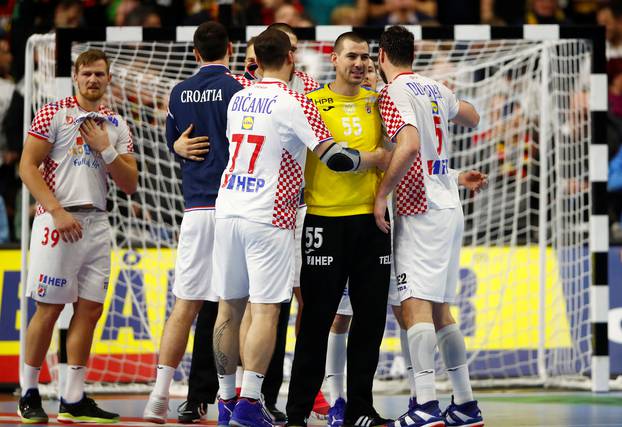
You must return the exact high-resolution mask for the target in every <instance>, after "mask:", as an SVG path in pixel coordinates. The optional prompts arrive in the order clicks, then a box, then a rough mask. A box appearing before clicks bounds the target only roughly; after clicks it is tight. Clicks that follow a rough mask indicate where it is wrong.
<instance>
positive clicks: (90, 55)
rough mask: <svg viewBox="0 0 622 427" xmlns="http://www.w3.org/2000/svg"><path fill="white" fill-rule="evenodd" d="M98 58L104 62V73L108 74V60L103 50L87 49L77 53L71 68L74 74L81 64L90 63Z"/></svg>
mask: <svg viewBox="0 0 622 427" xmlns="http://www.w3.org/2000/svg"><path fill="white" fill-rule="evenodd" d="M99 60H102V61H105V62H106V73H108V74H110V61H108V57H107V56H106V54H105V53H104V51H103V50H99V49H89V50H86V51H84V52H82V53H81V54H80V55H78V58H77V59H76V62H75V63H74V64H73V69H74V71H75V73H76V74H78V72H79V71H80V67H81V66H83V65H90V64H92V63H94V62H97V61H99Z"/></svg>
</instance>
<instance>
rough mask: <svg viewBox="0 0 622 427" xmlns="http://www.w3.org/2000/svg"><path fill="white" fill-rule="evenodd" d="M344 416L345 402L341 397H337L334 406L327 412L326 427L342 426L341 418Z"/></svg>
mask: <svg viewBox="0 0 622 427" xmlns="http://www.w3.org/2000/svg"><path fill="white" fill-rule="evenodd" d="M345 414H346V401H345V400H344V399H343V397H338V398H337V400H336V401H335V404H334V405H333V406H331V407H330V409H329V410H328V422H327V423H326V425H327V426H328V427H341V426H342V425H343V417H344V415H345Z"/></svg>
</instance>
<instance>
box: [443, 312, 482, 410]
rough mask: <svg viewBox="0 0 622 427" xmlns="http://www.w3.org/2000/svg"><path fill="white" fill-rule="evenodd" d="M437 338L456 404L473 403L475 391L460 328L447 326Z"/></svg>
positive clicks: (452, 325) (453, 325)
mask: <svg viewBox="0 0 622 427" xmlns="http://www.w3.org/2000/svg"><path fill="white" fill-rule="evenodd" d="M436 338H437V340H438V349H439V351H440V353H441V356H442V358H443V362H444V363H445V366H446V367H447V375H448V376H449V380H450V381H451V385H452V387H453V390H454V402H455V403H456V404H457V405H460V404H462V403H465V402H470V401H472V400H473V389H472V388H471V379H470V378H469V367H468V365H467V363H466V346H465V344H464V337H463V336H462V332H460V328H459V327H458V325H456V324H455V323H453V324H451V325H447V326H445V327H444V328H443V329H441V330H440V331H438V332H437V334H436Z"/></svg>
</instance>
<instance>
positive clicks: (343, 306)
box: [337, 268, 401, 316]
mask: <svg viewBox="0 0 622 427" xmlns="http://www.w3.org/2000/svg"><path fill="white" fill-rule="evenodd" d="M387 304H388V305H394V306H397V307H399V306H400V304H401V301H400V295H399V292H398V291H397V281H396V280H395V274H394V273H393V268H391V279H390V281H389V299H388V300H387ZM337 314H340V315H342V316H352V315H353V314H354V312H353V311H352V303H351V302H350V294H349V291H348V285H347V284H346V287H345V288H344V290H343V295H342V296H341V301H339V308H337Z"/></svg>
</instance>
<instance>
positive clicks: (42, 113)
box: [28, 103, 59, 144]
mask: <svg viewBox="0 0 622 427" xmlns="http://www.w3.org/2000/svg"><path fill="white" fill-rule="evenodd" d="M58 110H59V107H58V104H55V103H51V104H46V105H44V106H43V107H41V108H40V109H39V111H37V114H35V118H34V119H33V120H32V124H31V125H30V129H29V130H28V134H29V135H32V136H34V137H36V138H39V139H43V140H46V141H48V142H50V143H52V144H53V143H54V141H56V130H57V129H56V127H57V124H56V121H55V120H54V116H55V115H56V113H57V112H58Z"/></svg>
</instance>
